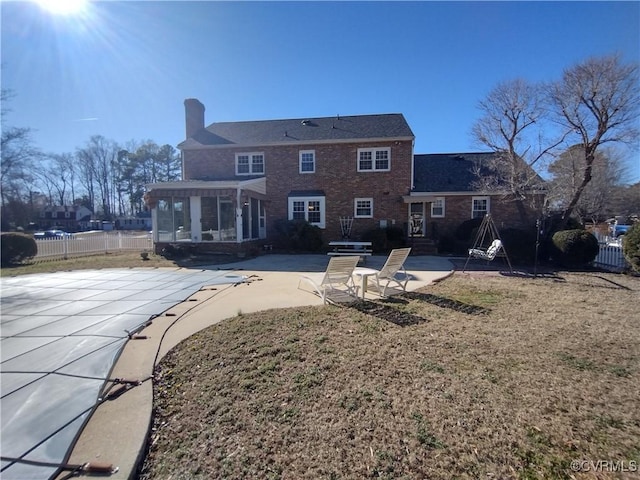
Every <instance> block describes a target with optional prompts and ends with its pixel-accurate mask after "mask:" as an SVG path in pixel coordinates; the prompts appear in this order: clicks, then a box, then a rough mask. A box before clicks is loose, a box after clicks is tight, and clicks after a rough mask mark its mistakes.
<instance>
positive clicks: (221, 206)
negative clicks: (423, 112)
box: [145, 99, 535, 253]
mask: <svg viewBox="0 0 640 480" xmlns="http://www.w3.org/2000/svg"><path fill="white" fill-rule="evenodd" d="M204 112H205V107H204V105H202V103H200V102H199V101H198V100H197V99H187V100H185V120H186V140H185V141H183V142H182V143H180V145H178V148H179V149H180V150H181V152H182V170H183V171H182V178H183V180H182V181H177V182H167V183H156V184H150V185H147V192H146V195H145V200H146V202H147V205H148V206H149V207H150V208H151V214H152V223H153V237H154V244H155V248H156V251H159V250H161V249H162V248H164V246H166V245H167V244H170V243H176V242H185V243H190V244H198V245H200V246H201V247H202V248H205V249H207V248H209V249H211V250H215V251H227V252H240V251H247V250H250V249H255V248H260V247H261V246H262V245H264V244H267V243H270V236H273V232H274V226H275V224H276V222H278V221H280V220H286V219H290V220H291V219H305V220H307V221H309V222H310V223H311V224H313V225H316V226H318V227H319V228H320V229H321V230H322V233H323V239H324V241H325V242H329V241H331V240H338V239H341V238H342V237H343V231H342V228H341V218H351V219H353V224H352V228H351V233H350V238H351V239H354V240H357V239H360V238H361V237H362V235H363V234H364V233H365V232H367V231H369V230H371V229H374V228H376V227H387V226H396V227H400V228H401V229H402V230H403V231H404V232H405V234H406V236H407V237H411V245H412V247H414V251H417V252H420V253H430V252H434V250H433V248H431V249H430V245H431V246H432V245H433V240H434V239H437V238H438V236H439V235H444V234H447V233H450V232H451V231H453V229H455V228H456V227H457V226H458V225H459V224H460V223H461V222H463V221H465V220H468V219H470V218H473V217H477V216H483V215H484V214H485V213H487V212H489V211H491V212H492V213H494V214H495V216H496V217H499V218H500V220H501V221H502V222H503V223H505V222H509V223H512V222H513V224H514V226H515V225H516V224H517V222H516V215H515V214H517V212H515V214H514V210H513V208H514V207H513V205H510V204H509V203H508V202H503V201H501V200H500V196H499V195H497V194H493V195H490V194H480V193H479V192H475V191H473V186H472V185H473V180H474V178H475V177H474V174H473V170H474V168H473V167H474V165H476V164H477V163H478V162H482V160H483V159H488V158H490V156H491V155H493V154H491V153H489V154H486V153H470V154H444V155H415V156H414V153H413V145H414V140H415V137H414V135H413V132H412V131H411V128H410V127H409V125H408V124H407V122H406V120H405V118H404V116H403V115H402V114H381V115H359V116H346V117H343V116H335V117H325V118H306V119H287V120H265V121H247V122H219V123H212V124H211V125H209V126H206V127H205V120H204ZM534 218H535V217H534Z"/></svg>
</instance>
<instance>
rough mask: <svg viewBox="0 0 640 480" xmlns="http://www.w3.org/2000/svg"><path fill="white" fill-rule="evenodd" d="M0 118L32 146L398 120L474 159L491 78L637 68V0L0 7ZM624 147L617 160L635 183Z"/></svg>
mask: <svg viewBox="0 0 640 480" xmlns="http://www.w3.org/2000/svg"><path fill="white" fill-rule="evenodd" d="M0 7H1V12H0V13H1V15H2V45H1V48H2V88H4V89H11V90H13V91H14V93H15V95H16V96H15V97H14V98H13V99H12V100H11V102H10V103H9V104H8V107H9V108H10V109H11V112H10V113H9V114H8V116H7V117H6V119H5V121H6V123H7V124H9V125H12V126H24V127H31V128H33V129H34V130H35V131H34V135H33V139H34V140H35V143H36V144H37V146H38V147H39V148H41V149H42V150H43V151H45V152H52V153H63V152H73V151H75V149H76V148H77V147H82V146H83V145H84V144H85V143H86V141H87V140H88V138H89V137H90V136H91V135H94V134H100V135H103V136H105V137H107V138H109V139H112V140H115V141H117V142H119V143H121V144H123V145H124V144H126V142H128V141H130V140H135V141H144V140H147V139H151V140H153V141H155V142H157V143H159V144H165V143H169V144H171V145H174V146H175V145H177V144H178V143H179V142H180V141H182V140H183V139H184V106H183V102H184V99H185V98H190V97H195V98H198V99H199V100H200V101H201V102H203V103H204V105H205V107H206V113H205V122H206V123H207V124H210V123H212V122H215V121H240V120H261V119H277V118H307V117H320V116H332V115H336V114H339V115H358V114H369V113H396V112H399V113H403V114H404V115H405V117H406V119H407V120H408V122H409V125H410V126H411V128H412V130H413V132H414V134H415V136H416V147H415V152H416V153H442V152H464V151H473V150H478V147H477V146H476V145H474V144H473V141H472V139H471V136H470V133H469V132H470V129H471V126H472V124H473V122H474V121H475V120H476V119H477V118H478V117H479V112H478V110H477V104H478V102H479V101H480V100H481V99H482V98H484V96H486V94H487V93H488V92H489V91H490V90H491V88H493V87H494V86H496V84H497V83H499V82H502V81H505V80H509V79H513V78H517V77H522V78H525V79H527V80H530V81H549V80H554V79H557V78H559V76H560V75H561V74H562V70H563V69H564V68H566V67H570V66H572V65H573V64H575V63H577V62H580V61H582V60H585V59H586V58H588V57H589V56H600V55H607V54H611V53H619V54H620V55H621V56H622V59H623V60H624V61H638V60H640V2H635V1H634V2H613V1H608V2H285V3H275V2H255V3H254V2H209V1H201V2H183V1H177V2H164V1H143V2H131V1H125V2H120V1H103V2H93V3H90V4H89V7H88V8H87V9H85V11H84V12H81V13H80V14H78V15H75V16H54V15H51V14H50V13H49V12H46V11H45V10H43V9H42V8H41V7H39V6H38V5H36V4H34V3H31V2H27V1H21V2H13V1H2V3H1V4H0ZM639 155H640V153H638V152H637V151H636V152H633V153H630V154H629V156H628V166H629V168H630V177H631V178H630V181H638V180H640V159H639V158H640V157H639Z"/></svg>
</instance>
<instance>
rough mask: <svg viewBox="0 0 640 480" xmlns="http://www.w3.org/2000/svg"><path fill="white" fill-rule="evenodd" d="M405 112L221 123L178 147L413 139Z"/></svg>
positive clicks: (203, 130) (213, 125)
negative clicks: (403, 113)
mask: <svg viewBox="0 0 640 480" xmlns="http://www.w3.org/2000/svg"><path fill="white" fill-rule="evenodd" d="M414 138H415V137H414V135H413V132H412V131H411V128H410V127H409V124H408V123H407V121H406V120H405V118H404V116H403V115H402V114H401V113H390V114H379V115H355V116H347V117H342V116H336V117H324V118H298V119H288V120H258V121H249V122H217V123H212V124H211V125H209V126H208V127H206V128H205V129H202V130H200V131H199V132H197V133H196V134H195V135H193V136H192V137H191V138H188V139H187V140H185V141H184V142H182V143H181V144H180V145H178V148H183V149H185V148H194V147H200V146H232V145H238V146H261V145H287V144H299V143H323V142H347V141H354V140H381V139H387V140H394V139H403V140H413V139H414Z"/></svg>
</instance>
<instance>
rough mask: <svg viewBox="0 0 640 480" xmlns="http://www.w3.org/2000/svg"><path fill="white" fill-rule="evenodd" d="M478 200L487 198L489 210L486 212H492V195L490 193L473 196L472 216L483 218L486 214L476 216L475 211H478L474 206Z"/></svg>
mask: <svg viewBox="0 0 640 480" xmlns="http://www.w3.org/2000/svg"><path fill="white" fill-rule="evenodd" d="M476 200H486V201H487V210H486V212H485V214H487V213H490V212H491V197H490V196H489V195H481V196H473V197H471V218H482V217H484V214H483V215H482V217H476V216H474V213H475V212H476V210H475V209H474V208H473V207H474V204H475V202H476Z"/></svg>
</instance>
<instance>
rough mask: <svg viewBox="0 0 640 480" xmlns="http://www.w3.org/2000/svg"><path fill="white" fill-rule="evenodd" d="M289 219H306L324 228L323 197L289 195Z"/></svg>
mask: <svg viewBox="0 0 640 480" xmlns="http://www.w3.org/2000/svg"><path fill="white" fill-rule="evenodd" d="M289 220H306V221H307V222H309V223H310V224H312V225H315V226H317V227H320V228H324V224H325V197H321V196H318V197H289Z"/></svg>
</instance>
